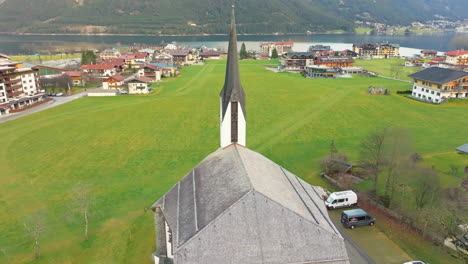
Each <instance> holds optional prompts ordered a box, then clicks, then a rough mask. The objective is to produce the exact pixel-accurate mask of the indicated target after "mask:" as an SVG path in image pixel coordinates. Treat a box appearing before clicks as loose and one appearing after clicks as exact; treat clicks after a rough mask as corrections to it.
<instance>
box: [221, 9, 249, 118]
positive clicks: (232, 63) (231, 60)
mask: <svg viewBox="0 0 468 264" xmlns="http://www.w3.org/2000/svg"><path fill="white" fill-rule="evenodd" d="M220 96H221V98H222V111H223V113H222V117H223V119H224V115H225V113H226V110H227V107H228V105H229V102H239V103H240V105H241V107H242V112H243V114H244V116H246V110H245V93H244V89H242V85H241V83H240V76H239V59H238V57H237V34H236V19H235V14H234V8H233V9H232V18H231V32H230V34H229V48H228V58H227V66H226V77H225V80H224V87H223V90H221V94H220Z"/></svg>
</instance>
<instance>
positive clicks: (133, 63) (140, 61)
mask: <svg viewBox="0 0 468 264" xmlns="http://www.w3.org/2000/svg"><path fill="white" fill-rule="evenodd" d="M122 58H123V59H124V60H125V67H126V68H137V69H138V68H140V67H141V66H142V65H144V64H146V63H148V62H150V61H151V56H150V55H149V53H146V52H135V53H129V54H126V55H124V56H122Z"/></svg>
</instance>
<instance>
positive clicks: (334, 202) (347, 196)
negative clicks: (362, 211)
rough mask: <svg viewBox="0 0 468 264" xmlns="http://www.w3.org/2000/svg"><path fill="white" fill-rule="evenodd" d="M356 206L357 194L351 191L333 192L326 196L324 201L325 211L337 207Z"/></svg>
mask: <svg viewBox="0 0 468 264" xmlns="http://www.w3.org/2000/svg"><path fill="white" fill-rule="evenodd" d="M355 205H357V194H356V193H355V192H353V191H351V190H349V191H342V192H334V193H332V194H330V196H328V199H327V200H326V201H325V206H326V207H327V209H335V208H338V207H351V206H355Z"/></svg>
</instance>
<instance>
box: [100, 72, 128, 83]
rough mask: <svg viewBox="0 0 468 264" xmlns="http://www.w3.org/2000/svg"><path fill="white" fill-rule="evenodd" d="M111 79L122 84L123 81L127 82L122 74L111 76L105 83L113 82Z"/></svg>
mask: <svg viewBox="0 0 468 264" xmlns="http://www.w3.org/2000/svg"><path fill="white" fill-rule="evenodd" d="M111 79H112V80H116V81H118V82H121V81H123V80H125V77H123V76H122V75H120V74H117V75H114V76H111V77H109V78H107V79H105V80H104V81H103V82H108V81H109V80H111Z"/></svg>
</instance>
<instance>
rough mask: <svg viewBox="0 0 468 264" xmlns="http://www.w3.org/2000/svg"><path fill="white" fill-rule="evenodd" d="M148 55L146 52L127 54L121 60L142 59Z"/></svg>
mask: <svg viewBox="0 0 468 264" xmlns="http://www.w3.org/2000/svg"><path fill="white" fill-rule="evenodd" d="M147 55H148V53H146V52H135V53H129V54H127V55H125V56H122V58H124V59H126V60H133V59H144V58H146V56H147Z"/></svg>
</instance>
